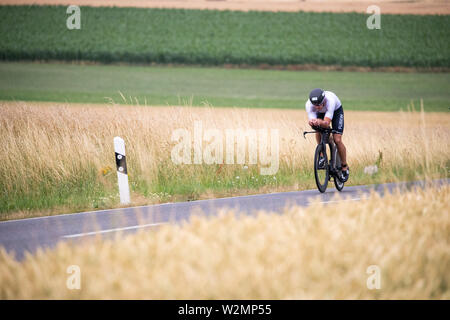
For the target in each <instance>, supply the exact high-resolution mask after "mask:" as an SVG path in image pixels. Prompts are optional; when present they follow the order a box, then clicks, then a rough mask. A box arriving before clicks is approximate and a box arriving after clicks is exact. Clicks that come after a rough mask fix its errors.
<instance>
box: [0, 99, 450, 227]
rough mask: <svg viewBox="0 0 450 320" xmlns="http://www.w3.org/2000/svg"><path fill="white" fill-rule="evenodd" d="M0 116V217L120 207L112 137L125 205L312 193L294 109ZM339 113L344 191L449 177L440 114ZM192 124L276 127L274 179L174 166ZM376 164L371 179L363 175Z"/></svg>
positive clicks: (448, 130)
mask: <svg viewBox="0 0 450 320" xmlns="http://www.w3.org/2000/svg"><path fill="white" fill-rule="evenodd" d="M0 109H1V113H0V127H1V128H2V135H0V163H2V166H0V187H1V190H2V195H1V201H0V204H1V205H0V212H3V214H2V215H1V218H2V219H7V218H11V217H30V216H33V215H40V214H52V213H55V212H73V211H75V210H88V209H96V208H110V207H115V206H119V203H118V199H117V198H118V197H117V186H116V183H117V180H116V177H115V162H114V161H115V160H114V149H113V138H114V137H115V136H121V137H122V138H124V140H125V144H126V152H127V162H128V172H129V176H130V186H131V189H132V205H141V204H146V203H158V202H164V201H169V200H177V195H180V194H181V195H183V193H184V198H183V197H181V198H180V199H181V200H186V199H200V198H208V197H217V196H227V195H236V194H247V193H256V192H270V191H283V190H301V189H309V188H315V184H314V177H313V174H312V168H313V155H314V149H315V143H316V142H315V139H314V137H313V136H307V139H304V138H303V136H302V132H303V131H304V130H308V129H309V128H308V127H307V116H306V113H305V112H304V110H303V109H299V110H279V109H278V110H271V109H267V110H266V109H264V110H254V109H241V108H239V109H237V108H213V107H210V106H204V107H190V106H182V107H170V106H167V107H146V106H119V105H112V104H110V105H83V104H80V105H76V104H64V103H31V102H26V103H25V102H0ZM416 109H417V106H416ZM344 112H345V131H344V136H343V142H344V143H345V145H346V147H347V154H348V156H347V158H348V163H349V165H350V170H351V178H350V180H349V183H348V184H366V183H381V182H387V181H398V180H412V179H424V178H430V179H432V178H439V177H448V172H449V171H448V167H449V163H450V162H449V159H450V145H449V141H450V125H449V124H450V114H449V113H421V112H418V111H409V112H408V111H404V112H386V113H384V112H357V111H344ZM195 121H201V122H202V125H203V128H204V129H205V130H206V129H218V130H219V131H220V132H224V131H225V130H226V129H277V130H279V170H278V172H277V174H276V175H275V176H274V177H271V176H261V175H259V171H258V168H259V166H260V165H259V164H257V165H249V166H245V165H238V164H234V165H223V166H221V165H206V164H202V165H184V164H182V165H175V164H174V163H173V162H172V161H171V150H172V149H173V148H174V146H175V144H176V143H175V142H174V141H172V140H171V135H172V133H173V132H174V131H175V130H176V129H179V128H185V129H187V130H188V131H190V132H192V131H193V128H194V122H195ZM203 145H206V142H203ZM375 164H376V165H377V166H378V167H379V171H378V173H377V174H376V175H373V176H370V175H367V174H364V168H365V167H367V166H370V165H375ZM247 168H248V169H247ZM239 177H240V180H237V179H236V178H239ZM77 197H78V198H77ZM54 199H57V200H54ZM99 199H100V200H99ZM52 208H53V211H52Z"/></svg>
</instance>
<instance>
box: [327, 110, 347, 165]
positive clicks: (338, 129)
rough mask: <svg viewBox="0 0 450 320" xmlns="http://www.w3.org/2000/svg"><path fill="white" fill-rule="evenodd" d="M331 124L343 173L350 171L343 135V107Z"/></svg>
mask: <svg viewBox="0 0 450 320" xmlns="http://www.w3.org/2000/svg"><path fill="white" fill-rule="evenodd" d="M331 124H332V129H333V140H334V143H335V144H336V147H337V149H338V152H339V156H340V157H341V164H342V171H348V165H347V150H346V148H345V145H344V143H343V142H342V134H343V133H344V109H343V107H342V106H341V107H340V108H339V109H337V110H336V111H335V112H334V114H333V120H332V123H331Z"/></svg>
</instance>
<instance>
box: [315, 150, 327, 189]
mask: <svg viewBox="0 0 450 320" xmlns="http://www.w3.org/2000/svg"><path fill="white" fill-rule="evenodd" d="M321 153H322V155H323V158H324V160H325V161H324V166H323V167H320V166H319V160H320V154H321ZM314 176H315V178H316V185H317V189H319V191H320V192H322V193H324V192H325V190H327V186H328V180H329V177H330V172H329V167H328V156H327V150H326V148H325V147H324V145H323V144H318V145H317V147H316V153H315V154H314Z"/></svg>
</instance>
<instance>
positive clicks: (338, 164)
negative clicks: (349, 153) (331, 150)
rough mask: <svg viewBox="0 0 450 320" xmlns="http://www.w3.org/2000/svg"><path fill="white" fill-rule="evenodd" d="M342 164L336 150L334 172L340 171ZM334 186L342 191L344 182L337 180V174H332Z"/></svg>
mask: <svg viewBox="0 0 450 320" xmlns="http://www.w3.org/2000/svg"><path fill="white" fill-rule="evenodd" d="M341 169H342V165H341V157H340V156H339V152H336V173H339V171H341ZM333 180H334V186H335V187H336V189H337V190H338V191H342V189H344V182H342V181H341V180H339V178H338V177H337V176H334V178H333Z"/></svg>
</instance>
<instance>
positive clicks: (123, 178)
mask: <svg viewBox="0 0 450 320" xmlns="http://www.w3.org/2000/svg"><path fill="white" fill-rule="evenodd" d="M114 151H115V154H116V167H117V180H118V183H119V194H120V203H121V204H129V203H130V188H129V186H128V173H127V161H126V157H125V141H124V140H123V139H122V138H121V137H114Z"/></svg>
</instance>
